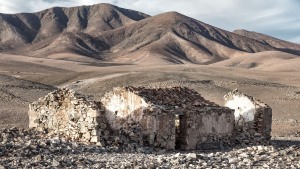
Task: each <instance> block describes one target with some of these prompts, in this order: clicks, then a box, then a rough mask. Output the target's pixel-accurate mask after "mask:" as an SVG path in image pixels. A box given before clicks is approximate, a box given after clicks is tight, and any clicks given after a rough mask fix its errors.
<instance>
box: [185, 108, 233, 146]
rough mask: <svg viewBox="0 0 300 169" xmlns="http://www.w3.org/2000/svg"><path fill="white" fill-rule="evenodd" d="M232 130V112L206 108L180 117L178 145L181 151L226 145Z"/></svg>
mask: <svg viewBox="0 0 300 169" xmlns="http://www.w3.org/2000/svg"><path fill="white" fill-rule="evenodd" d="M233 129H234V115H233V110H231V109H228V108H223V107H206V108H202V109H197V110H194V111H188V112H186V114H185V115H182V116H180V132H181V133H180V134H179V135H180V136H179V145H180V148H183V149H200V148H201V147H203V145H213V144H217V145H218V144H219V145H222V144H224V145H228V144H229V142H230V141H231V138H232V134H233Z"/></svg>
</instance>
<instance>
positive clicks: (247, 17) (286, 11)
mask: <svg viewBox="0 0 300 169" xmlns="http://www.w3.org/2000/svg"><path fill="white" fill-rule="evenodd" d="M96 3H111V4H114V5H117V6H119V7H123V8H129V9H134V10H138V11H141V12H144V13H147V14H150V15H156V14H159V13H163V12H167V11H177V12H179V13H182V14H184V15H187V16H190V17H192V18H195V19H197V20H200V21H203V22H205V23H208V24H211V25H213V26H216V27H219V28H222V29H225V30H228V31H233V30H235V29H246V30H249V31H255V32H260V33H264V34H268V35H271V36H274V37H277V38H280V39H284V40H288V41H292V42H296V43H299V44H300V0H1V2H0V13H19V12H36V11H40V10H43V9H46V8H50V7H53V6H64V7H70V6H79V5H92V4H96Z"/></svg>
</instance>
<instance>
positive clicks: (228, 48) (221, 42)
mask: <svg viewBox="0 0 300 169" xmlns="http://www.w3.org/2000/svg"><path fill="white" fill-rule="evenodd" d="M0 22H1V24H0V52H3V53H9V54H19V55H28V56H34V57H46V56H50V55H54V54H59V53H73V54H78V55H83V56H86V57H92V58H96V59H99V60H103V61H111V62H117V63H132V64H162V63H163V64H183V63H195V64H211V63H216V62H219V61H223V60H227V59H230V58H234V57H238V56H241V55H245V54H251V53H257V52H264V51H281V52H284V53H290V54H294V55H298V56H299V55H300V45H299V44H294V43H291V42H286V41H283V40H279V39H276V38H273V37H270V36H267V35H263V34H259V33H255V32H249V31H246V30H237V31H234V32H229V31H225V30H222V29H219V28H217V27H214V26H211V25H208V24H206V23H203V22H200V21H198V20H195V19H193V18H189V17H187V16H184V15H182V14H179V13H177V12H167V13H162V14H159V15H156V16H149V15H147V14H144V13H142V12H138V11H134V10H129V9H124V8H120V7H117V6H114V5H110V4H97V5H93V6H80V7H72V8H61V7H54V8H50V9H46V10H43V11H40V12H36V13H19V14H0Z"/></svg>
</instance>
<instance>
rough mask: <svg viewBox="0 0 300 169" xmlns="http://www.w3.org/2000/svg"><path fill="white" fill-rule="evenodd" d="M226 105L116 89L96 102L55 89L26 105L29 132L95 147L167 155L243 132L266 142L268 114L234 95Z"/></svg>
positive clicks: (184, 93) (191, 95)
mask: <svg viewBox="0 0 300 169" xmlns="http://www.w3.org/2000/svg"><path fill="white" fill-rule="evenodd" d="M237 95H238V96H239V97H240V98H244V97H245V98H246V99H248V98H251V99H248V101H249V102H240V101H239V100H238V99H236V98H238V96H237ZM225 100H226V107H222V106H219V105H217V104H215V103H212V102H210V101H208V100H205V99H204V98H203V97H202V96H201V95H200V94H199V93H197V92H196V91H194V90H192V89H189V88H185V87H173V88H144V87H117V88H114V89H113V90H112V91H111V92H108V93H106V94H105V95H104V96H103V97H102V99H101V100H100V101H94V100H87V99H86V98H85V97H84V96H82V95H79V94H77V93H76V92H74V91H71V90H69V89H59V90H56V91H54V92H52V93H49V94H48V95H47V96H45V97H43V98H40V99H39V100H38V101H36V102H34V103H32V104H30V105H29V112H28V113H29V127H30V128H36V129H37V130H41V131H45V130H46V131H47V132H48V133H49V135H52V134H53V135H60V136H63V137H66V138H69V139H72V140H76V141H81V142H87V143H88V142H92V143H97V144H98V145H107V144H112V143H115V142H118V144H122V143H124V144H125V142H124V140H127V142H126V144H127V143H129V142H134V143H135V144H138V145H140V146H149V147H155V148H160V149H167V150H174V149H186V150H188V149H199V148H201V147H203V146H205V145H209V144H230V142H232V141H233V140H237V139H239V138H240V135H241V133H243V132H245V131H247V132H248V134H247V135H249V136H250V137H259V139H256V140H268V139H270V137H269V136H270V132H271V130H270V129H271V117H272V116H271V115H272V114H271V112H272V111H271V108H269V107H268V106H267V105H265V104H263V103H261V102H259V101H258V100H256V99H253V98H252V97H250V96H247V95H243V94H241V93H239V92H237V91H235V92H233V93H229V94H228V95H227V96H226V97H225ZM245 103H246V105H243V104H245ZM250 103H251V104H252V105H254V106H252V105H251V104H250ZM249 105H250V108H245V107H247V106H248V107H249ZM258 105H260V106H258ZM251 106H252V107H251ZM241 109H243V110H244V111H243V110H241ZM250 109H251V110H250ZM249 113H250V114H249ZM251 113H252V114H251ZM122 140H123V141H122Z"/></svg>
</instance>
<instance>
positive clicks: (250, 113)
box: [225, 95, 256, 122]
mask: <svg viewBox="0 0 300 169" xmlns="http://www.w3.org/2000/svg"><path fill="white" fill-rule="evenodd" d="M225 106H226V107H229V108H231V109H234V110H235V112H234V116H235V121H236V122H238V121H240V120H241V121H243V122H249V121H253V120H254V115H255V112H256V109H255V104H254V103H253V102H252V101H251V100H250V99H249V98H248V97H246V96H243V95H233V97H232V99H229V100H227V101H226V103H225Z"/></svg>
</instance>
